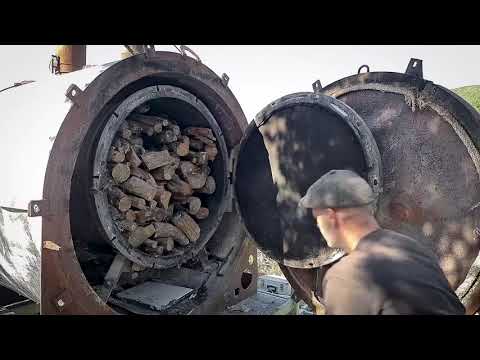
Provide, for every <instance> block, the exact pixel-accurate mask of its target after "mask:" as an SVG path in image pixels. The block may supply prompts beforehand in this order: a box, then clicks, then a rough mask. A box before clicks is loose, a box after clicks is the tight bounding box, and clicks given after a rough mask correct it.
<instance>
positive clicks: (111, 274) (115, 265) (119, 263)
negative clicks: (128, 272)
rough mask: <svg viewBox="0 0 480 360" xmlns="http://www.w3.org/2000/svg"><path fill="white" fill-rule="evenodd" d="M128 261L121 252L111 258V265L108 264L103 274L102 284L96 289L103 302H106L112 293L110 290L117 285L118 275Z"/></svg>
mask: <svg viewBox="0 0 480 360" xmlns="http://www.w3.org/2000/svg"><path fill="white" fill-rule="evenodd" d="M128 263H129V260H128V259H127V258H126V257H125V256H123V255H121V254H118V255H117V256H115V258H114V259H113V262H112V265H110V268H109V269H108V271H107V274H106V275H105V278H104V283H103V286H101V287H100V289H99V291H97V293H98V295H99V296H100V298H101V299H102V300H103V301H104V302H107V300H108V298H109V297H110V295H111V294H112V290H113V289H114V288H115V286H117V283H118V280H119V279H120V275H122V271H123V269H124V267H125V266H126V265H127V264H128Z"/></svg>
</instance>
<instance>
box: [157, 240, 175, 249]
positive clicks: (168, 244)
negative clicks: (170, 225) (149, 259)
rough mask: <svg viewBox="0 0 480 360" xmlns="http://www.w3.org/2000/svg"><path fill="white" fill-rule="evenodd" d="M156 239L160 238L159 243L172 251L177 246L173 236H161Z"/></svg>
mask: <svg viewBox="0 0 480 360" xmlns="http://www.w3.org/2000/svg"><path fill="white" fill-rule="evenodd" d="M156 240H158V244H160V245H161V246H163V248H164V249H165V250H166V251H169V252H170V251H172V250H173V248H174V247H175V243H174V241H173V239H172V238H171V237H161V238H156Z"/></svg>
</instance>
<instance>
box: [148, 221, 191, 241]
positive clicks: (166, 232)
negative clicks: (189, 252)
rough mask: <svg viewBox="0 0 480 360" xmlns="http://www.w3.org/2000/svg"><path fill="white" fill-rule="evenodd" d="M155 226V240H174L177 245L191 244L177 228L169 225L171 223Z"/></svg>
mask: <svg viewBox="0 0 480 360" xmlns="http://www.w3.org/2000/svg"><path fill="white" fill-rule="evenodd" d="M154 225H155V230H156V232H155V238H168V237H169V238H172V239H173V240H174V241H175V242H176V243H177V244H179V245H182V246H186V245H188V244H189V243H190V241H189V240H188V238H187V236H185V234H184V233H183V232H182V231H181V230H180V229H179V228H177V227H176V226H174V225H172V224H169V223H164V222H158V223H154Z"/></svg>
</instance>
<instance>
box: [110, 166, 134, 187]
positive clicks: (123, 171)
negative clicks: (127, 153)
mask: <svg viewBox="0 0 480 360" xmlns="http://www.w3.org/2000/svg"><path fill="white" fill-rule="evenodd" d="M112 177H113V179H114V180H115V181H116V182H117V183H118V184H121V183H123V182H125V181H127V180H128V178H129V177H130V168H129V166H128V165H126V164H117V165H115V166H114V167H113V169H112Z"/></svg>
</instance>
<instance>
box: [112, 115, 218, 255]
mask: <svg viewBox="0 0 480 360" xmlns="http://www.w3.org/2000/svg"><path fill="white" fill-rule="evenodd" d="M139 110H146V111H143V113H142V112H140V111H139ZM147 112H148V107H147V108H146V109H145V107H142V108H140V109H137V111H136V112H133V113H132V114H130V116H129V117H128V118H127V120H126V121H125V122H124V124H122V126H121V128H120V130H119V131H118V133H117V135H116V138H115V139H114V142H113V145H112V147H111V150H110V159H109V169H108V170H109V173H110V174H111V179H110V180H111V181H110V183H109V186H107V187H106V191H107V195H108V199H109V202H110V205H111V207H110V208H111V213H112V218H113V220H114V222H115V224H116V226H117V227H118V229H119V230H120V231H121V232H122V233H123V234H124V236H125V237H126V238H127V239H128V242H129V243H130V245H131V246H132V247H135V248H139V249H141V250H142V251H144V252H146V253H149V254H154V255H157V256H162V255H170V254H175V253H176V252H179V251H180V250H181V249H182V248H183V247H185V246H187V245H188V244H190V243H195V242H196V241H197V240H198V239H199V238H200V227H199V225H198V223H197V221H198V220H203V219H205V218H207V217H208V215H209V210H208V208H207V207H205V206H204V204H205V199H206V198H207V197H208V196H210V195H212V194H213V193H214V192H215V186H216V185H215V180H214V178H213V177H212V176H210V172H211V169H210V167H209V164H210V162H213V161H214V160H215V158H216V156H217V153H218V150H217V146H216V138H215V136H214V134H213V132H212V130H211V129H209V128H204V127H187V128H184V129H181V128H180V127H179V126H178V124H177V123H176V122H175V121H173V120H172V119H167V118H165V117H160V116H152V115H148V114H146V113H147Z"/></svg>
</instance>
